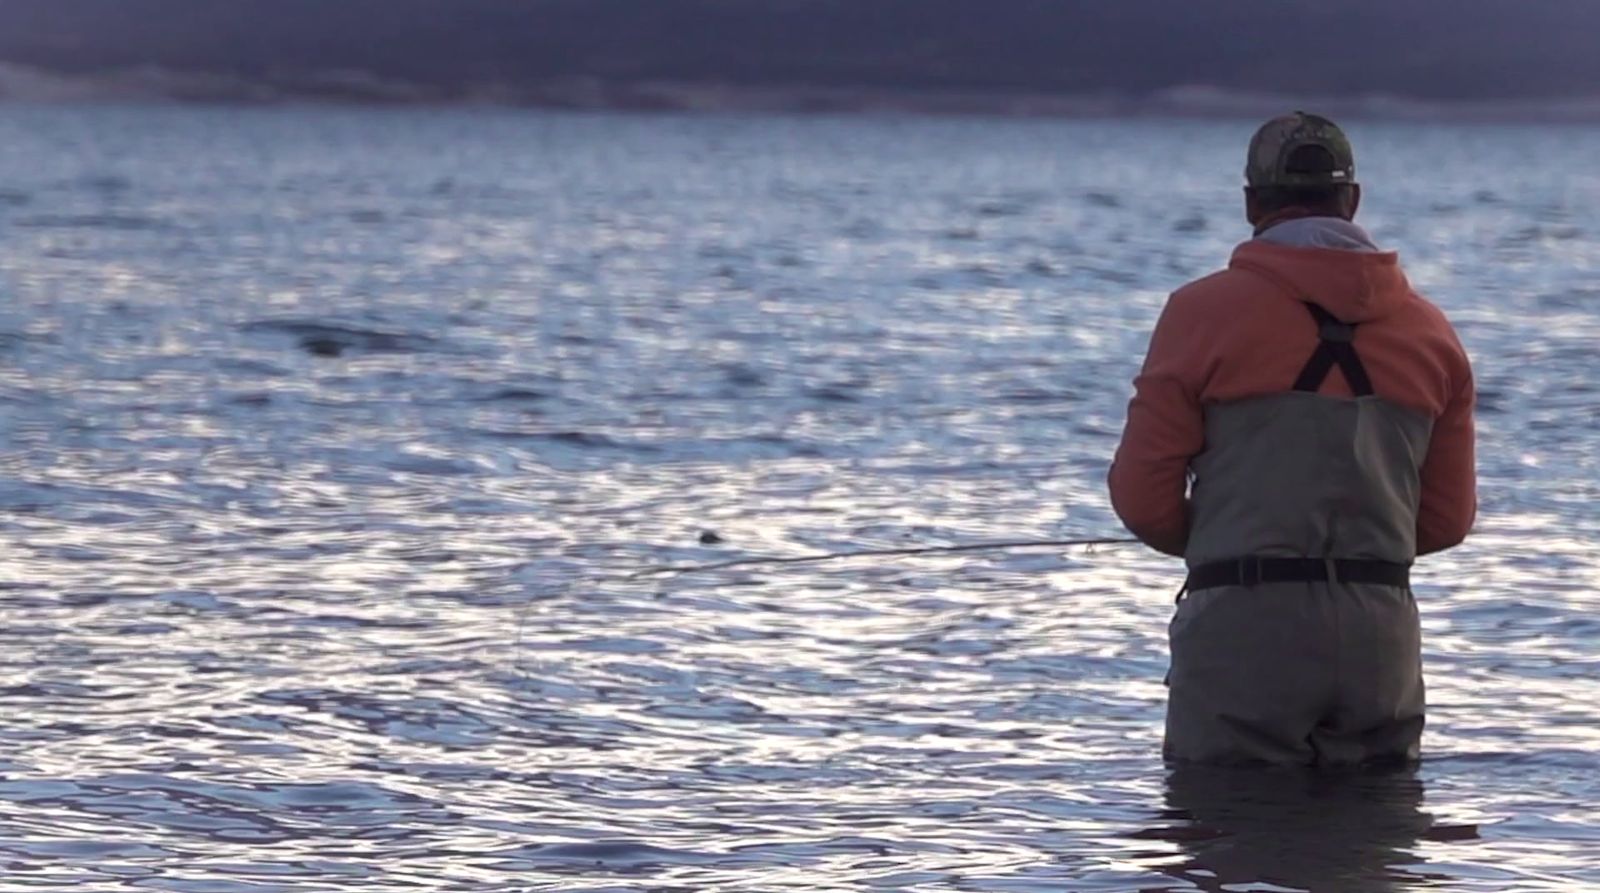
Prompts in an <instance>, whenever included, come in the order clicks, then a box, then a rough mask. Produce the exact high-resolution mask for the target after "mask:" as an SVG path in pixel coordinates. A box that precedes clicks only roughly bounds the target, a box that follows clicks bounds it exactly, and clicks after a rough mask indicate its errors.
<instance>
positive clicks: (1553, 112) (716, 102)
mask: <svg viewBox="0 0 1600 893" xmlns="http://www.w3.org/2000/svg"><path fill="white" fill-rule="evenodd" d="M106 103H152V104H178V105H226V106H241V107H274V106H285V105H324V106H370V107H442V108H472V107H483V108H506V109H513V108H525V109H539V110H555V111H575V112H617V113H678V114H682V113H709V114H792V115H842V116H848V115H872V114H902V115H913V116H944V117H1005V118H1041V119H1052V118H1193V119H1216V118H1260V117H1264V116H1268V115H1272V114H1277V113H1280V112H1283V111H1286V110H1289V109H1292V108H1313V109H1316V110H1318V111H1320V112H1323V113H1325V114H1329V115H1333V116H1337V117H1344V118H1352V119H1356V118H1359V119H1376V120H1395V121H1415V122H1450V123H1549V124H1557V123H1572V124H1590V123H1600V95H1596V96H1593V97H1588V98H1550V99H1528V100H1486V101H1479V100H1426V99H1413V98H1407V97H1402V96H1375V95H1368V96H1339V95H1328V96H1304V95H1301V96H1292V95H1274V94H1268V93H1240V92H1234V91H1228V90H1222V89H1218V88H1212V87H1201V86H1196V87H1180V88H1173V89H1168V90H1163V91H1158V92H1156V93H1152V94H1146V95H1135V94H1089V95H1065V94H1051V93H1024V92H999V91H969V90H941V89H882V88H847V87H818V86H805V85H797V86H786V87H751V86H741V85H732V84H720V83H672V82H639V83H604V82H600V81H594V80H562V81H555V82H548V83H540V84H533V85H526V86H512V85H509V84H483V85H479V86H474V87H469V88H462V89H446V88H440V87H434V86H429V85H424V84H416V83H407V82H400V81H386V80H382V79H379V78H376V77H372V76H369V75H365V74H361V73H356V72H330V73H326V74H321V75H299V76H295V77H284V78H275V79H263V80H248V81H247V80H243V79H239V78H233V77H228V76H222V75H213V74H205V73H189V72H174V71H170V70H166V69H160V68H139V69H129V70H123V71H115V72H102V73H95V74H66V73H57V72H51V71H46V70H41V69H37V68H30V67H24V66H18V65H11V64H7V63H3V62H0V105H5V104H29V105H37V104H44V105H57V104H106Z"/></svg>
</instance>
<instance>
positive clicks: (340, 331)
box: [0, 107, 1600, 893]
mask: <svg viewBox="0 0 1600 893" xmlns="http://www.w3.org/2000/svg"><path fill="white" fill-rule="evenodd" d="M1248 130H1249V126H1248V124H1246V123H1238V124H1235V123H1197V122H1186V123H1163V122H1121V123H1117V122H1050V121H1015V122H1005V121H988V120H974V121H936V120H926V121H924V120H854V119H851V120H833V119H786V118H676V117H647V118H612V117H605V116H580V115H574V116H552V115H539V114H531V113H520V112H491V111H474V112H419V111H375V112H358V111H334V110H310V109H296V110H278V111H254V112H244V111H237V110H199V109H117V108H95V109H49V108H16V107H13V108H5V109H3V110H0V145H4V146H6V147H7V152H6V154H4V155H3V156H0V196H6V197H8V198H6V199H5V200H4V201H0V294H3V295H4V298H5V300H4V303H3V304H0V438H3V443H4V449H3V450H0V463H3V466H0V471H3V474H0V509H3V514H0V519H3V521H0V523H3V524H4V533H5V546H6V559H7V560H6V562H5V564H4V567H3V571H0V573H3V579H0V604H3V605H4V611H5V619H6V623H5V624H4V625H3V627H0V644H3V646H4V647H3V649H0V703H3V705H4V707H5V709H4V710H3V711H0V740H3V741H5V742H6V743H7V744H8V745H9V746H8V747H7V748H6V749H5V750H4V752H3V753H0V853H3V854H4V858H5V861H6V869H5V872H6V882H5V885H6V886H7V887H8V888H9V887H11V886H15V887H16V888H18V889H23V888H28V889H64V888H66V887H67V886H69V885H70V886H74V887H81V888H83V889H103V890H130V889H145V890H196V891H208V893H209V891H252V893H253V891H269V890H271V891H276V890H284V891H290V890H319V891H320V890H334V889H350V890H355V889H361V890H386V889H395V890H399V889H436V890H523V889H527V890H540V891H580V890H581V891H601V890H617V891H621V890H629V891H632V890H640V889H649V890H656V891H679V890H682V891H705V890H762V891H773V890H819V889H861V890H910V891H916V890H974V891H1045V890H1049V891H1060V890H1075V891H1076V890H1104V891H1155V890H1184V889H1211V890H1215V889H1222V888H1223V885H1232V886H1228V887H1227V889H1232V890H1239V889H1268V887H1265V886H1262V885H1263V884H1269V883H1270V884H1276V885H1277V886H1276V887H1275V888H1274V889H1284V888H1287V889H1307V888H1310V889H1315V890H1318V891H1325V890H1360V891H1368V890H1386V889H1392V890H1405V889H1423V888H1426V889H1452V890H1482V891H1491V890H1492V891H1504V890H1527V891H1535V890H1569V889H1577V888H1579V887H1581V886H1586V885H1597V884H1600V865H1597V863H1596V862H1595V860H1594V858H1593V857H1592V855H1590V853H1592V851H1593V844H1594V842H1595V840H1596V837H1597V835H1600V831H1597V830H1596V829H1597V825H1596V823H1595V821H1594V819H1593V816H1592V810H1590V809H1588V808H1587V807H1586V806H1585V804H1589V803H1592V802H1593V800H1594V797H1595V795H1596V793H1597V792H1596V783H1595V779H1596V778H1597V777H1600V776H1597V773H1596V769H1597V768H1600V766H1597V761H1600V757H1597V756H1596V754H1597V751H1600V749H1597V743H1600V742H1597V741H1596V738H1595V734H1594V732H1593V728H1594V708H1593V705H1594V704H1595V703H1596V702H1597V700H1600V690H1597V686H1600V682H1597V680H1600V674H1597V673H1596V668H1597V665H1600V646H1597V644H1596V643H1597V642H1600V635H1597V633H1600V625H1597V622H1596V621H1595V620H1594V619H1592V618H1593V617H1594V616H1595V614H1596V610H1595V609H1596V608H1597V607H1600V603H1597V597H1596V596H1595V594H1594V593H1595V591H1596V584H1597V583H1600V564H1597V562H1596V560H1595V558H1594V557H1593V550H1592V549H1591V548H1590V544H1591V543H1592V542H1593V541H1594V539H1595V534H1596V532H1597V528H1600V517H1597V516H1596V515H1595V514H1594V513H1593V512H1592V511H1590V510H1589V507H1590V506H1591V505H1592V504H1593V503H1594V500H1595V499H1596V498H1597V497H1600V474H1597V470H1600V466H1597V459H1596V451H1595V450H1594V448H1593V447H1594V444H1595V433H1596V431H1597V430H1600V413H1597V412H1596V408H1597V405H1596V400H1597V396H1596V395H1597V393H1600V392H1597V391H1596V390H1595V385H1594V380H1595V377H1596V372H1597V369H1596V365H1595V362H1596V361H1595V360H1594V353H1593V348H1592V345H1593V344H1594V343H1595V338H1596V336H1597V335H1600V313H1597V311H1596V309H1595V303H1594V302H1595V298H1596V296H1597V292H1596V291H1595V287H1594V285H1593V276H1592V275H1591V273H1593V272H1594V268H1595V267H1596V265H1597V262H1600V253H1597V252H1596V251H1595V250H1594V245H1595V241H1596V239H1597V238H1600V219H1597V215H1600V211H1597V210H1596V209H1597V208H1600V175H1597V174H1591V173H1585V172H1586V171H1588V170H1589V167H1590V166H1589V165H1588V164H1587V160H1588V159H1589V158H1591V157H1592V156H1593V155H1594V154H1595V150H1596V149H1600V131H1593V130H1587V129H1579V128H1561V129H1538V128H1520V129H1518V128H1450V127H1428V128H1420V127H1410V126H1403V125H1376V124H1358V125H1356V126H1355V127H1353V130H1354V132H1355V135H1356V139H1357V141H1358V144H1359V146H1360V147H1361V149H1362V152H1363V177H1364V180H1365V181H1366V183H1367V186H1368V190H1369V202H1370V206H1369V208H1368V210H1367V215H1368V217H1367V219H1368V221H1369V222H1370V223H1371V224H1372V226H1373V229H1374V231H1375V232H1376V234H1377V235H1378V237H1379V239H1380V241H1384V242H1387V243H1391V244H1394V245H1396V246H1398V247H1400V248H1401V249H1402V250H1403V251H1404V252H1405V255H1406V257H1407V258H1408V261H1409V266H1410V270H1411V273H1412V276H1413V278H1414V279H1415V280H1416V281H1417V282H1418V284H1419V285H1420V286H1421V287H1422V289H1423V290H1424V291H1426V292H1427V293H1429V294H1431V295H1432V296H1434V297H1435V298H1436V299H1437V300H1438V301H1439V303H1441V304H1442V305H1444V306H1445V307H1446V309H1447V310H1448V311H1449V312H1450V313H1451V315H1452V317H1453V318H1454V319H1455V320H1456V321H1457V322H1458V324H1459V327H1460V329H1461V332H1462V335H1463V338H1464V340H1465V341H1466V342H1467V343H1468V346H1469V349H1471V350H1472V352H1473V353H1474V356H1475V358H1476V361H1477V364H1478V373H1479V381H1480V388H1481V391H1482V394H1483V409H1482V417H1481V426H1482V439H1483V449H1482V460H1481V462H1482V471H1483V503H1484V516H1483V520H1482V523H1481V525H1480V528H1481V529H1480V532H1479V534H1478V535H1477V536H1476V538H1475V539H1474V540H1473V541H1472V542H1471V544H1470V545H1468V546H1467V547H1465V548H1463V549H1461V550H1459V551H1457V552H1454V553H1451V554H1449V555H1447V556H1445V557H1443V558H1440V559H1436V560H1431V561H1428V562H1427V563H1426V564H1425V566H1424V567H1423V568H1422V570H1421V573H1420V585H1419V589H1418V591H1419V599H1420V601H1421V603H1422V605H1423V613H1424V623H1425V629H1426V634H1427V645H1428V655H1427V670H1428V681H1429V685H1430V699H1431V704H1432V709H1431V712H1430V726H1429V731H1428V735H1427V739H1426V742H1425V745H1426V748H1427V751H1428V754H1429V756H1430V759H1429V761H1428V762H1426V763H1425V764H1424V765H1423V766H1422V767H1421V768H1420V770H1418V771H1416V772H1411V773H1399V774H1391V775H1370V776H1355V777H1349V778H1342V779H1331V780H1330V779H1318V778H1305V777H1299V776H1285V777H1282V778H1278V777H1274V778H1273V779H1272V780H1270V781H1268V782H1264V781H1263V780H1262V779H1261V778H1259V777H1250V776H1244V777H1239V776H1229V775H1225V774H1224V775H1215V774H1210V775H1208V774H1201V775H1195V774H1192V773H1189V774H1180V775H1176V776H1171V777H1169V775H1168V773H1167V772H1166V771H1165V770H1164V769H1163V767H1162V766H1161V764H1160V762H1159V759H1158V752H1159V737H1160V727H1161V718H1162V704H1163V699H1164V695H1165V689H1164V688H1163V687H1162V684H1161V679H1162V674H1163V673H1164V671H1165V665H1166V650H1165V639H1164V634H1165V623H1166V620H1167V616H1168V612H1169V611H1170V607H1171V596H1172V593H1173V589H1174V588H1175V586H1176V584H1177V582H1178V573H1177V571H1176V569H1175V568H1174V567H1173V566H1172V564H1171V563H1169V562H1166V561H1163V560H1158V559H1155V558H1153V557H1151V556H1149V555H1146V554H1144V553H1141V552H1139V551H1137V550H1133V549H1126V548H1110V549H1099V550H1095V551H1086V550H1067V551H1063V552H1061V553H1059V554H1049V553H1045V554H1039V553H1029V554H1021V553H1019V554H976V555H961V556H946V557H938V558H927V559H919V560H911V561H906V560H877V561H870V560H859V561H853V562H844V563H838V564H829V565H815V566H798V567H788V568H740V569H736V570H734V569H730V570H728V571H725V572H719V573H717V574H710V575H692V576H683V577H676V578H668V579H664V580H661V579H657V580H630V579H627V575H628V574H630V573H631V572H633V571H637V570H640V569H644V568H650V567H658V566H662V565H665V564H677V563H690V564H692V563H699V562H705V561H715V560H719V559H724V558H730V557H738V556H743V555H750V554H778V555H793V554H801V553H807V552H812V551H816V550H838V549H854V548H871V547H896V546H903V545H937V544H943V543H959V542H970V541H973V540H980V539H982V540H987V539H995V538H1033V537H1037V538H1055V537H1077V536H1096V535H1103V534H1115V533H1116V532H1117V529H1116V525H1115V523H1114V519H1113V517H1112V515H1111V513H1110V511H1109V508H1108V507H1107V505H1106V501H1105V498H1104V495H1103V491H1102V484H1101V481H1102V478H1103V475H1104V470H1105V466H1106V464H1107V461H1108V459H1109V456H1110V453H1111V450H1112V449H1113V447H1114V445H1115V439H1116V436H1117V433H1118V430H1119V427H1120V423H1121V419H1122V407H1123V404H1124V401H1125V400H1126V397H1127V393H1128V385H1127V382H1128V381H1129V379H1130V378H1131V376H1132V374H1133V371H1134V368H1135V366H1136V364H1137V362H1138V359H1139V356H1140V355H1141V353H1142V350H1143V346H1144V339H1145V338H1146V336H1147V332H1148V329H1149V327H1150V325H1151V323H1152V322H1153V319H1154V315H1155V314H1156V313H1157V312H1158V310H1159V308H1160V305H1161V302H1162V300H1163V295H1164V294H1165V292H1166V291H1167V290H1169V289H1170V288H1172V287H1174V286H1175V285H1177V284H1179V283H1181V282H1182V281H1184V280H1185V279H1187V278H1190V277H1193V276H1197V275H1201V274H1203V273H1204V272H1206V271H1208V270H1210V269H1212V268H1214V267H1215V266H1216V265H1217V264H1219V263H1220V262H1221V261H1222V260H1223V258H1225V256H1226V253H1227V251H1228V248H1229V246H1230V245H1231V243H1232V241H1233V240H1234V239H1236V238H1237V237H1239V235H1240V227H1239V226H1238V225H1236V222H1235V217H1236V215H1237V210H1236V208H1237V204H1238V194H1237V191H1236V190H1237V183H1236V180H1237V174H1236V171H1237V168H1238V164H1237V158H1236V156H1237V155H1238V154H1240V152H1241V148H1240V147H1241V146H1242V142H1243V140H1244V139H1245V138H1246V137H1247V136H1248ZM1469 131H1470V132H1471V134H1472V135H1473V137H1474V138H1473V139H1471V140H1464V139H1461V138H1460V136H1461V135H1462V134H1463V133H1467V132H1469ZM1179 147H1181V148H1182V155H1183V158H1184V159H1185V162H1184V163H1185V170H1184V171H1183V172H1181V173H1179V172H1174V171H1173V169H1172V165H1171V158H1172V157H1173V156H1174V154H1175V152H1176V150H1177V149H1178V148H1179ZM1528 157H1538V158H1541V159H1545V160H1546V163H1541V164H1538V165H1528V164H1522V163H1518V162H1519V161H1520V160H1522V159H1525V158H1528ZM178 159H181V160H182V163H181V164H177V163H174V162H175V160H178ZM1419 159H1422V160H1425V163H1424V162H1423V161H1421V160H1419ZM1424 170H1425V171H1427V172H1428V176H1426V177H1423V176H1419V175H1418V172H1419V171H1424ZM1152 171H1161V172H1162V173H1161V175H1160V176H1159V177H1153V176H1152V175H1151V172H1152ZM702 531H714V532H716V533H717V534H718V535H719V536H720V538H721V539H722V540H724V542H723V543H721V544H710V545H702V544H700V542H699V536H700V534H701V532H702ZM1251 883H1254V884H1255V885H1256V886H1254V887H1246V886H1240V885H1245V884H1251Z"/></svg>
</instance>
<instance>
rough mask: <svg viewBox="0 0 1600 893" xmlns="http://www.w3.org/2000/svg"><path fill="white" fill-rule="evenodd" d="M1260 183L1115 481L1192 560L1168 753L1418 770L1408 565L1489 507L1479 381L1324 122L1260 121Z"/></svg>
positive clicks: (1254, 160)
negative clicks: (1417, 287) (1477, 412)
mask: <svg viewBox="0 0 1600 893" xmlns="http://www.w3.org/2000/svg"><path fill="white" fill-rule="evenodd" d="M1245 177H1246V181H1247V183H1248V186H1247V187H1246V189H1245V211H1246V216H1247V217H1248V219H1249V221H1250V223H1251V224H1252V225H1253V226H1254V227H1255V238H1254V239H1252V240H1251V241H1248V242H1246V243H1244V244H1242V245H1240V246H1239V247H1238V248H1237V249H1236V250H1235V252H1234V254H1233V259H1232V262H1231V263H1230V264H1229V266H1228V269H1227V270H1225V271H1223V272H1220V273H1217V274H1215V275H1212V276H1210V277H1207V278H1205V279H1201V280H1200V281H1198V282H1194V283H1192V284H1190V285H1188V286H1185V287H1184V288H1182V289H1180V290H1179V291H1178V292H1176V293H1175V294H1173V295H1172V297H1171V299H1170V300H1169V302H1168V303H1167V306H1166V309H1165V311H1164V312H1163V313H1162V315H1161V318H1160V321H1159V322H1157V323H1156V329H1155V333H1154V335H1153V337H1152V339H1151V343H1150V352H1149V356H1148V358H1147V359H1146V361H1145V364H1144V369H1143V371H1142V372H1141V374H1140V375H1139V377H1138V379H1137V380H1136V381H1135V383H1134V384H1135V391H1136V393H1135V396H1134V398H1133V401H1132V403H1131V404H1130V406H1129V409H1128V422H1127V429H1126V430H1125V432H1124V433H1123V439H1122V444H1121V447H1120V448H1119V449H1118V451H1117V457H1116V461H1115V463H1114V464H1113V466H1112V469H1111V475H1110V487H1111V500H1112V504H1113V505H1114V506H1115V508H1116V510H1117V514H1118V515H1119V516H1121V518H1122V520H1123V523H1125V524H1126V525H1127V526H1128V529H1129V530H1130V531H1132V532H1133V533H1134V535H1136V536H1138V537H1139V538H1140V539H1141V540H1142V541H1144V542H1145V543H1147V544H1148V545H1150V546H1152V547H1153V548H1156V549H1158V550H1160V551H1162V552H1165V553H1167V554H1169V555H1175V556H1180V557H1182V558H1184V559H1185V560H1186V561H1187V563H1188V567H1189V577H1188V583H1187V586H1186V589H1185V592H1186V595H1185V596H1184V597H1182V598H1181V600H1180V605H1179V607H1178V611H1177V614H1176V616H1174V618H1173V620H1172V625H1171V629H1170V635H1171V642H1172V669H1171V673H1170V675H1169V677H1168V685H1169V686H1170V693H1169V702H1168V705H1167V737H1166V746H1165V753H1166V756H1167V758H1168V759H1170V760H1176V761H1186V762H1208V763H1253V762H1257V763H1275V764H1300V765H1319V764H1360V763H1369V762H1386V761H1391V760H1394V761H1408V760H1413V759H1415V758H1416V757H1417V756H1418V752H1419V740H1420V738H1421V733H1422V724H1423V685H1422V668H1421V649H1420V642H1419V640H1420V631H1419V628H1418V622H1417V610H1416V604H1415V602H1414V601H1413V599H1412V594H1411V590H1410V578H1409V571H1410V566H1411V563H1412V561H1413V559H1415V558H1416V557H1417V556H1419V555H1426V554H1429V553H1431V552H1438V551H1440V550H1443V549H1448V548H1450V547H1451V546H1454V545H1456V544H1458V543H1460V542H1461V541H1462V540H1463V539H1464V538H1465V537H1466V535H1467V532H1468V530H1469V529H1470V528H1471V526H1472V522H1473V518H1474V515H1475V514H1476V511H1477V497H1476V479H1475V471H1474V465H1473V424H1472V409H1473V401H1474V392H1473V385H1472V371H1471V367H1470V366H1469V364H1468V361H1467V356H1466V352H1465V351H1464V350H1463V349H1462V347H1461V344H1460V342H1459V340H1457V338H1456V335H1455V332H1454V331H1453V330H1452V329H1451V327H1450V324H1449V322H1448V321H1446V319H1445V317H1444V315H1443V314H1442V313H1440V311H1439V310H1438V308H1436V307H1434V306H1433V305H1432V304H1430V303H1428V302H1427V301H1426V300H1424V299H1423V298H1422V297H1420V296H1419V295H1417V294H1416V292H1414V291H1412V289H1411V286H1410V284H1409V283H1408V282H1407V280H1406V277H1405V274H1404V273H1403V272H1402V271H1401V269H1400V264H1399V259H1398V257H1397V256H1396V255H1395V254H1394V253H1393V252H1388V251H1383V250H1381V249H1380V248H1379V247H1378V246H1377V245H1375V244H1374V243H1373V240H1372V237H1371V236H1369V235H1368V234H1367V233H1366V231H1365V230H1363V229H1362V228H1361V227H1360V226H1358V225H1356V224H1355V222H1354V218H1355V216H1356V210H1357V209H1358V208H1359V206H1360V204H1361V190H1360V187H1359V186H1357V185H1356V181H1355V162H1354V156H1353V153H1352V151H1351V148H1350V143H1349V141H1348V140H1347V139H1346V138H1345V136H1344V134H1343V133H1342V132H1340V130H1339V128H1338V127H1336V126H1335V125H1334V124H1333V122H1331V121H1329V120H1327V119H1326V118H1321V117H1318V116H1316V115H1308V114H1304V113H1295V114H1292V115H1287V116H1284V117H1281V118H1277V119H1274V120H1272V121H1269V122H1267V124H1266V125H1264V126H1263V127H1262V128H1261V129H1260V131H1259V132H1257V133H1256V135H1255V138H1254V139H1253V140H1252V141H1251V143H1250V154H1249V161H1248V163H1247V166H1246V170H1245ZM1191 482H1192V486H1191Z"/></svg>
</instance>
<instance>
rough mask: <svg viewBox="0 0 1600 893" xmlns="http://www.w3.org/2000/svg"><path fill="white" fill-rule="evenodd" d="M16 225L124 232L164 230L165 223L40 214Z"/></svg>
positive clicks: (135, 218) (122, 216) (127, 216)
mask: <svg viewBox="0 0 1600 893" xmlns="http://www.w3.org/2000/svg"><path fill="white" fill-rule="evenodd" d="M16 225H17V226H20V227H25V228H28V229H109V230H119V231H123V232H139V231H143V230H154V229H163V228H165V227H166V226H167V224H165V223H164V222H162V221H160V220H156V219H154V218H150V217H141V216H139V215H136V214H40V215H37V216H34V217H24V218H22V219H20V220H18V221H16Z"/></svg>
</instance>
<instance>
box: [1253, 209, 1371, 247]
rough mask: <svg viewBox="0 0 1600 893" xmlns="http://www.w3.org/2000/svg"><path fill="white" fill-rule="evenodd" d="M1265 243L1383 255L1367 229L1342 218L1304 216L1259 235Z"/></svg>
mask: <svg viewBox="0 0 1600 893" xmlns="http://www.w3.org/2000/svg"><path fill="white" fill-rule="evenodd" d="M1256 238H1257V239H1260V240H1261V241H1263V242H1271V243H1272V244H1274V245H1286V246H1288V247H1290V248H1332V249H1334V250H1336V251H1359V252H1363V253H1367V254H1378V253H1382V251H1383V249H1382V248H1379V247H1378V243H1376V242H1374V241H1373V240H1372V236H1371V234H1369V233H1368V232H1367V231H1366V230H1365V229H1362V228H1361V227H1360V226H1357V225H1356V224H1354V223H1351V222H1350V221H1348V220H1344V219H1342V218H1339V217H1300V218H1297V219H1295V220H1285V221H1284V222H1282V223H1280V224H1278V225H1276V226H1273V227H1271V228H1269V229H1268V230H1267V231H1266V232H1264V233H1262V234H1261V235H1259V236H1256Z"/></svg>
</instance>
